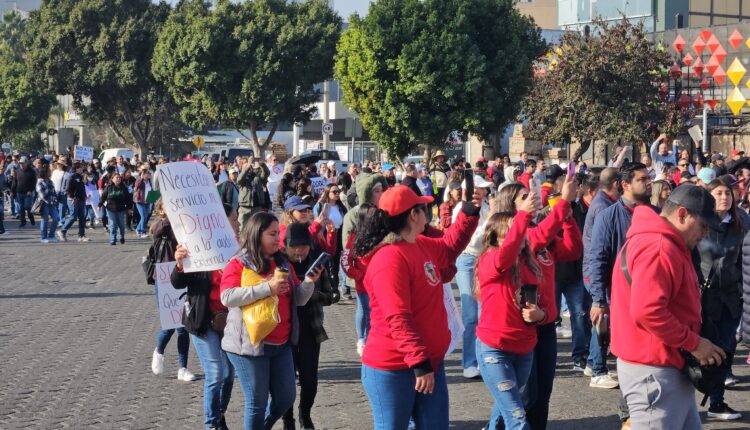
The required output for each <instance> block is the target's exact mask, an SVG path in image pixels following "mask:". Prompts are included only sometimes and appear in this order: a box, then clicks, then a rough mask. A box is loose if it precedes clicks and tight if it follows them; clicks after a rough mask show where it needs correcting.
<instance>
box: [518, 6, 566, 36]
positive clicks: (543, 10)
mask: <svg viewBox="0 0 750 430" xmlns="http://www.w3.org/2000/svg"><path fill="white" fill-rule="evenodd" d="M516 8H517V9H518V10H519V11H520V12H521V13H522V14H524V15H528V16H530V17H532V18H534V21H535V22H536V25H538V26H539V27H541V28H542V29H544V30H552V29H556V28H558V27H557V0H517V1H516Z"/></svg>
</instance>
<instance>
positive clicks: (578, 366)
mask: <svg viewBox="0 0 750 430" xmlns="http://www.w3.org/2000/svg"><path fill="white" fill-rule="evenodd" d="M573 370H574V371H576V372H581V373H583V372H585V371H586V360H582V361H574V362H573Z"/></svg>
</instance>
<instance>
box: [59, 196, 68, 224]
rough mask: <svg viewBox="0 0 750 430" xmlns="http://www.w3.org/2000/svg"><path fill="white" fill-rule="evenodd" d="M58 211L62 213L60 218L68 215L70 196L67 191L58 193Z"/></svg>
mask: <svg viewBox="0 0 750 430" xmlns="http://www.w3.org/2000/svg"><path fill="white" fill-rule="evenodd" d="M57 202H58V203H57V212H58V214H59V215H60V219H65V218H67V217H68V197H67V196H66V195H65V193H57Z"/></svg>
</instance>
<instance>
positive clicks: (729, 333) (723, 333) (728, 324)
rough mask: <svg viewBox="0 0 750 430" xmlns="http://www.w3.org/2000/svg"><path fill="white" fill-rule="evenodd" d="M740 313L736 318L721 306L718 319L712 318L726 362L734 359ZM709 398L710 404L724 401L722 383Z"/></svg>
mask: <svg viewBox="0 0 750 430" xmlns="http://www.w3.org/2000/svg"><path fill="white" fill-rule="evenodd" d="M740 319H741V315H739V316H738V317H737V318H734V317H732V314H731V312H729V309H727V307H726V306H723V307H722V312H721V316H720V317H719V319H716V320H712V321H713V323H714V325H715V326H716V329H717V330H718V332H719V333H718V334H719V339H718V342H717V344H718V346H721V347H722V348H724V350H725V351H726V353H727V362H728V363H730V365H731V363H732V361H733V360H734V352H735V351H736V350H737V337H736V332H737V325H738V324H739V323H740ZM729 371H730V372H731V366H730V368H729ZM708 397H709V399H710V403H711V405H715V404H718V403H721V402H723V401H724V384H719V386H718V387H717V388H716V389H715V390H714V391H712V392H711V393H709V396H708Z"/></svg>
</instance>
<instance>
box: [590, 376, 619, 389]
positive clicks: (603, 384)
mask: <svg viewBox="0 0 750 430" xmlns="http://www.w3.org/2000/svg"><path fill="white" fill-rule="evenodd" d="M619 386H620V383H619V382H617V380H616V379H614V378H613V377H611V376H609V375H601V376H592V377H591V383H589V387H591V388H607V389H610V390H611V389H613V388H617V387H619Z"/></svg>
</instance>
